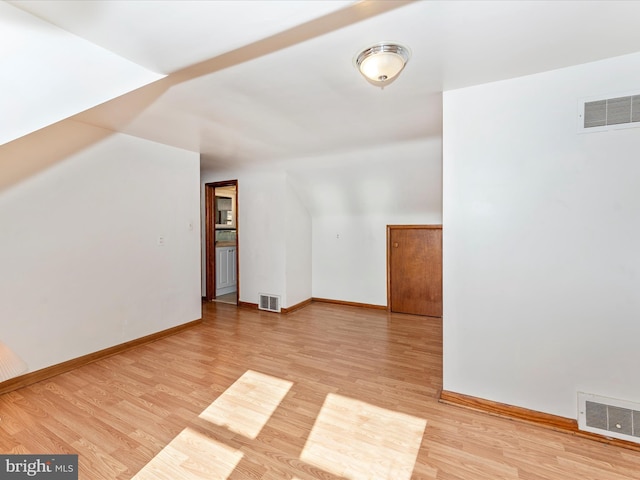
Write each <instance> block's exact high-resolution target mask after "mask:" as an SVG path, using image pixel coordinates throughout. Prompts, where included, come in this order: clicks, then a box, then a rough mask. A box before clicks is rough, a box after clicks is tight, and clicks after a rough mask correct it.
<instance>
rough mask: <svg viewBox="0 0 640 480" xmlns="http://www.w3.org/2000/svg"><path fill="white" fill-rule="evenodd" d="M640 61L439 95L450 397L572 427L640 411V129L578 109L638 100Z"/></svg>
mask: <svg viewBox="0 0 640 480" xmlns="http://www.w3.org/2000/svg"><path fill="white" fill-rule="evenodd" d="M639 64H640V54H633V55H627V56H622V57H617V58H611V59H608V60H603V61H599V62H594V63H589V64H585V65H580V66H574V67H570V68H565V69H561V70H555V71H550V72H546V73H542V74H538V75H532V76H527V77H522V78H516V79H512V80H506V81H501V82H496V83H491V84H485V85H480V86H476V87H471V88H465V89H461V90H456V91H449V92H445V94H444V123H443V129H444V137H443V154H444V156H443V158H444V161H443V162H444V174H443V179H444V220H443V221H444V230H443V236H444V239H443V245H444V317H443V322H444V388H445V389H446V390H449V391H454V392H459V393H463V394H468V395H472V396H477V397H481V398H485V399H489V400H493V401H497V402H502V403H506V404H511V405H516V406H521V407H525V408H529V409H533V410H537V411H542V412H548V413H552V414H557V415H561V416H565V417H570V418H576V414H577V411H576V408H577V407H576V405H577V399H576V393H577V392H578V391H583V392H588V393H595V394H599V395H603V396H608V397H614V398H620V399H625V400H630V401H635V402H640V383H638V381H637V377H638V374H637V366H638V365H639V364H640V349H638V348H637V347H638V340H637V339H638V338H640V322H638V317H639V316H640V302H639V301H638V294H637V285H638V278H639V275H640V255H638V245H640V216H638V212H639V211H640V194H639V193H638V191H639V190H638V181H639V180H640V162H638V155H637V152H638V145H639V144H640V128H628V129H619V130H612V131H608V132H599V133H578V128H577V126H578V123H579V119H578V100H579V99H581V98H585V97H594V96H603V97H616V96H621V95H623V94H625V93H628V92H629V91H634V90H635V92H636V93H640V69H638V65H639Z"/></svg>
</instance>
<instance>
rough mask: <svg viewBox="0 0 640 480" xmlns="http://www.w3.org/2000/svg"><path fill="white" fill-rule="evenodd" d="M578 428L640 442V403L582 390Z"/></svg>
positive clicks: (579, 394)
mask: <svg viewBox="0 0 640 480" xmlns="http://www.w3.org/2000/svg"><path fill="white" fill-rule="evenodd" d="M578 428H580V430H585V431H587V432H592V433H598V434H600V435H604V436H606V437H613V438H619V439H621V440H628V441H630V442H635V443H640V404H638V403H633V402H628V401H624V400H616V399H614V398H607V397H600V396H597V395H592V394H589V393H582V392H580V393H578Z"/></svg>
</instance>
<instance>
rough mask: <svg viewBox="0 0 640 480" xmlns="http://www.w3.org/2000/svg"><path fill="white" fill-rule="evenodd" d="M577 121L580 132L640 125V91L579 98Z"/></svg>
mask: <svg viewBox="0 0 640 480" xmlns="http://www.w3.org/2000/svg"><path fill="white" fill-rule="evenodd" d="M578 121H579V127H578V128H579V130H580V131H581V132H592V131H595V132H598V131H602V130H610V129H612V128H628V127H640V93H636V94H633V95H627V96H616V97H613V98H599V99H589V100H587V99H583V100H580V102H579V105H578Z"/></svg>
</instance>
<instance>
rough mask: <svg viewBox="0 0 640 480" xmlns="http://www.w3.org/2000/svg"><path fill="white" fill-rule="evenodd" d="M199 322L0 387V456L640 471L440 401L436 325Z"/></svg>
mask: <svg viewBox="0 0 640 480" xmlns="http://www.w3.org/2000/svg"><path fill="white" fill-rule="evenodd" d="M203 320H204V321H203V323H202V324H201V325H198V326H196V327H194V328H191V329H189V330H186V331H183V332H181V333H179V334H176V335H174V336H172V337H168V338H165V339H162V340H159V341H157V342H154V343H151V344H147V345H143V346H141V347H138V348H136V349H134V350H131V351H128V352H125V353H122V354H119V355H115V356H113V357H109V358H107V359H104V360H101V361H98V362H96V363H93V364H90V365H87V366H84V367H82V368H79V369H77V370H74V371H72V372H69V373H66V374H63V375H59V376H57V377H55V378H53V379H51V380H48V381H43V382H41V383H38V384H35V385H32V386H29V387H26V388H23V389H20V390H16V391H14V392H11V393H8V394H5V395H2V396H0V452H2V453H77V454H78V455H79V473H80V478H81V479H87V480H102V479H105V480H112V479H131V478H134V477H135V478H136V479H164V478H168V479H172V480H180V479H182V478H184V479H187V478H188V479H192V478H206V479H225V478H229V479H274V480H275V479H295V480H311V479H326V480H338V479H345V478H349V479H352V480H360V479H365V478H367V479H368V478H376V479H390V480H401V479H403V478H411V479H414V480H418V479H438V480H453V479H458V480H462V479H464V480H468V479H472V480H476V479H477V480H484V479H487V480H489V479H491V480H496V479H519V480H542V479H547V480H554V479H558V480H624V479H640V453H638V452H633V451H629V450H624V449H621V448H619V447H614V446H609V445H604V444H600V443H596V442H593V441H590V440H586V439H580V438H576V437H573V436H570V435H566V434H562V433H558V432H553V431H550V430H546V429H543V428H540V427H537V426H532V425H526V424H522V423H518V422H514V421H510V420H505V419H501V418H496V417H491V416H488V415H485V414H482V413H476V412H472V411H468V410H465V409H462V408H458V407H454V406H448V405H443V404H439V403H438V402H437V400H436V396H437V393H438V391H439V389H440V388H441V386H442V375H441V371H442V340H441V337H442V328H441V321H440V320H439V319H434V318H423V317H416V316H411V315H402V314H389V313H387V312H385V311H379V310H370V309H361V308H356V307H348V306H340V305H331V304H322V303H315V304H312V305H310V306H308V307H305V308H303V309H301V310H299V311H296V312H294V313H292V314H289V315H286V316H280V315H276V314H271V313H267V312H259V311H254V310H244V309H238V308H236V307H234V306H231V305H225V304H220V303H209V304H205V305H204V312H203ZM230 387H232V388H230ZM236 403H237V409H236V408H233V405H234V404H236ZM336 432H339V433H336Z"/></svg>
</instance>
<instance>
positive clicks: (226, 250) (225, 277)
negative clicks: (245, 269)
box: [216, 246, 238, 296]
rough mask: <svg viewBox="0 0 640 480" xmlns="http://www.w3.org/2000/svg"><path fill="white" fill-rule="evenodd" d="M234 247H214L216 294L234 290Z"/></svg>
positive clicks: (235, 283)
mask: <svg viewBox="0 0 640 480" xmlns="http://www.w3.org/2000/svg"><path fill="white" fill-rule="evenodd" d="M237 282H238V274H237V268H236V247H235V246H233V247H216V287H217V288H216V296H219V295H225V294H227V293H232V292H235V291H236V287H237Z"/></svg>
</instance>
